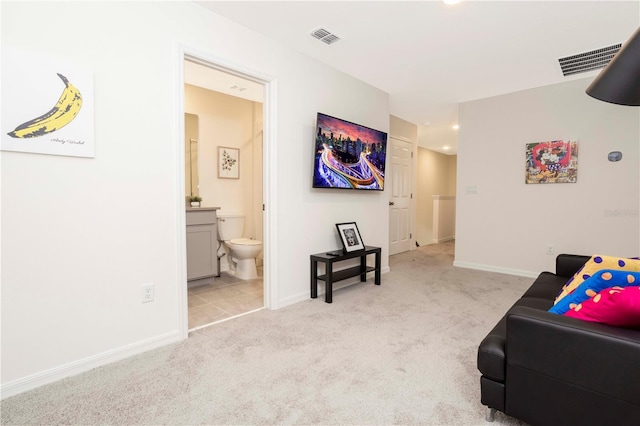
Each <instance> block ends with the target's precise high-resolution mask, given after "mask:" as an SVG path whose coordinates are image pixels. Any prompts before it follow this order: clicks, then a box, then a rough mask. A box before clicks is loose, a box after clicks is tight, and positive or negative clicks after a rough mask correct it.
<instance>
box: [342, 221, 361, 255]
mask: <svg viewBox="0 0 640 426" xmlns="http://www.w3.org/2000/svg"><path fill="white" fill-rule="evenodd" d="M336 228H338V234H339V235H340V240H341V241H342V247H344V251H345V253H351V252H353V251H358V250H364V243H363V242H362V237H361V236H360V231H358V225H356V223H355V222H346V223H336Z"/></svg>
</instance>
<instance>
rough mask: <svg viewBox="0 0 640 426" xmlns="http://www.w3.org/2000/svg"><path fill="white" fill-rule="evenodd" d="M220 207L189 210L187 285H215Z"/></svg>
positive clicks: (217, 273)
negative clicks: (217, 213) (218, 212)
mask: <svg viewBox="0 0 640 426" xmlns="http://www.w3.org/2000/svg"><path fill="white" fill-rule="evenodd" d="M218 209H219V208H218V207H201V208H194V209H187V219H186V223H187V283H188V284H187V285H188V286H189V287H195V286H199V285H204V284H211V283H213V277H215V276H218V275H219V271H218V266H219V265H218V228H217V226H218V225H217V215H216V210H218Z"/></svg>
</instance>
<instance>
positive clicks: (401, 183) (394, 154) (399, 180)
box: [387, 137, 412, 255]
mask: <svg viewBox="0 0 640 426" xmlns="http://www.w3.org/2000/svg"><path fill="white" fill-rule="evenodd" d="M389 140H390V142H391V164H390V166H391V173H387V176H388V177H389V178H390V181H391V182H390V183H391V194H390V197H389V254H390V255H392V254H397V253H402V252H403V251H407V250H409V249H410V248H411V230H410V224H411V199H412V188H411V176H412V173H411V169H412V165H411V157H412V151H411V149H412V144H411V143H410V142H406V141H403V140H400V139H396V138H393V137H391V138H389Z"/></svg>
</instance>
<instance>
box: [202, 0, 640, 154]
mask: <svg viewBox="0 0 640 426" xmlns="http://www.w3.org/2000/svg"><path fill="white" fill-rule="evenodd" d="M197 3H199V4H201V5H202V6H204V7H206V8H207V9H210V10H212V11H214V12H216V13H218V14H219V15H222V16H225V17H227V18H228V19H230V20H232V21H235V22H237V23H239V24H241V25H243V26H245V27H247V28H250V29H252V30H255V31H256V32H258V33H261V34H263V35H264V36H266V37H268V38H270V39H273V40H275V41H277V42H279V43H281V44H283V45H285V46H288V47H290V48H291V49H293V50H295V51H298V52H301V53H303V54H305V55H308V56H310V57H312V58H315V59H317V60H319V61H321V62H324V63H326V64H328V65H330V66H332V67H334V68H337V69H339V70H341V71H343V72H345V73H347V74H350V75H352V76H354V77H356V78H358V79H360V80H363V81H365V82H367V83H369V84H371V85H373V86H375V87H377V88H379V89H381V90H384V91H385V92H387V93H389V98H390V111H391V114H393V115H395V116H397V117H400V118H402V119H404V120H407V121H410V122H412V123H415V124H417V125H419V126H424V127H421V128H420V130H421V134H424V135H425V136H424V137H421V145H423V146H427V147H429V148H431V149H434V150H436V151H440V152H445V153H449V154H451V153H455V142H456V139H457V138H456V135H455V130H453V129H452V128H451V126H452V125H453V124H455V123H457V119H458V117H457V111H458V104H459V103H461V102H466V101H471V100H475V99H482V98H487V97H491V96H496V95H500V94H505V93H511V92H516V91H520V90H525V89H530V88H535V87H541V86H546V85H551V84H556V83H562V82H565V81H569V80H574V79H578V78H586V77H590V78H594V77H595V76H596V75H597V73H598V71H590V72H586V73H582V74H578V75H575V76H570V77H564V76H563V75H562V72H561V70H560V66H559V64H558V59H559V58H561V57H565V56H570V55H574V54H578V53H582V52H585V51H589V50H594V49H598V48H602V47H606V46H610V45H612V44H616V43H620V42H623V43H624V42H625V41H626V40H627V39H628V38H629V37H630V36H631V35H632V34H633V33H634V32H635V30H636V29H637V28H638V26H640V1H639V0H636V1H611V0H609V1H527V2H525V1H469V0H467V1H462V2H461V3H458V4H455V5H447V4H444V3H443V2H442V1H439V0H438V1H313V2H312V1H279V2H278V1H251V2H250V1H199V2H197ZM319 27H322V28H325V29H327V30H329V31H330V32H331V33H333V34H335V35H336V36H338V37H339V38H340V40H339V41H337V42H335V43H332V44H330V45H328V44H325V43H323V42H321V41H319V40H317V39H315V38H314V37H312V36H311V35H310V34H311V32H312V31H313V30H315V29H317V28H319ZM461 125H462V126H463V125H464V123H461ZM444 145H448V146H449V150H448V151H445V150H443V146H444Z"/></svg>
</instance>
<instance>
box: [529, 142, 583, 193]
mask: <svg viewBox="0 0 640 426" xmlns="http://www.w3.org/2000/svg"><path fill="white" fill-rule="evenodd" d="M577 179H578V142H577V141H567V142H565V141H561V140H558V141H548V142H534V143H528V144H527V150H526V168H525V183H527V184H530V183H531V184H535V183H575V182H576V181H577Z"/></svg>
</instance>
